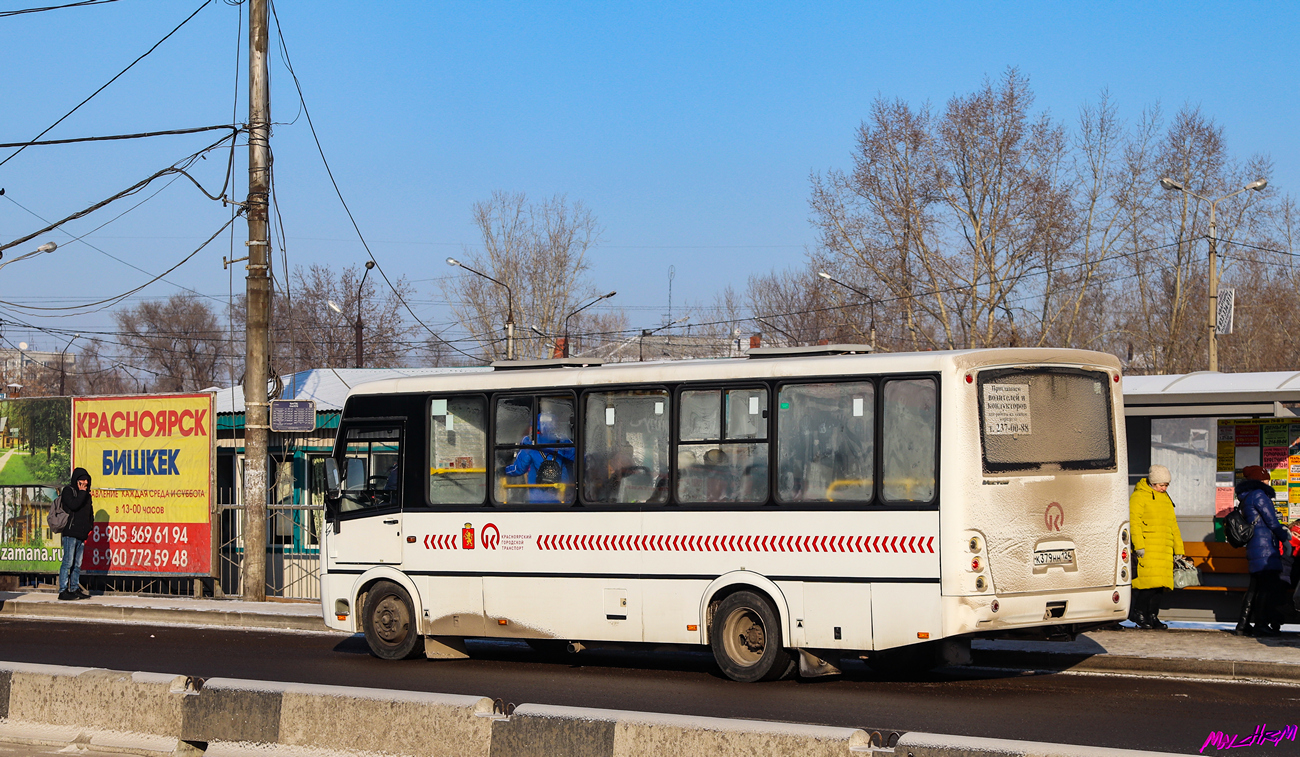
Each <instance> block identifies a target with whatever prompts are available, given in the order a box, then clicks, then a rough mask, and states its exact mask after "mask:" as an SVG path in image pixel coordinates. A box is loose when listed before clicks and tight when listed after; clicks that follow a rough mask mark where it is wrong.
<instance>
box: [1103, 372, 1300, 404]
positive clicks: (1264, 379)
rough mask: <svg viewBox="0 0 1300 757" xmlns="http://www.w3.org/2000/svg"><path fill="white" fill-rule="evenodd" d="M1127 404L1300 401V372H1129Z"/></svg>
mask: <svg viewBox="0 0 1300 757" xmlns="http://www.w3.org/2000/svg"><path fill="white" fill-rule="evenodd" d="M1123 386H1124V404H1125V405H1127V406H1129V407H1132V406H1135V405H1187V404H1230V403H1260V402H1266V403H1271V402H1282V403H1288V404H1289V403H1295V402H1300V373H1297V372H1294V371H1271V372H1259V373H1220V372H1217V371H1197V372H1196V373H1179V374H1170V375H1164V376H1125V377H1124V384H1123Z"/></svg>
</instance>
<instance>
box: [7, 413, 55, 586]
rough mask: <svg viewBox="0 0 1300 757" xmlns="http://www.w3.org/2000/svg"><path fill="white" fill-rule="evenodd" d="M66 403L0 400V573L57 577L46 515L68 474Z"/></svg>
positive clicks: (52, 536) (51, 537)
mask: <svg viewBox="0 0 1300 757" xmlns="http://www.w3.org/2000/svg"><path fill="white" fill-rule="evenodd" d="M71 408H72V400H71V398H68V397H33V398H27V399H4V400H0V572H5V573H57V572H58V570H59V563H60V562H61V561H62V560H63V550H62V547H61V544H60V540H59V536H58V534H51V533H50V530H49V526H48V525H47V524H46V520H45V518H46V514H47V513H49V511H50V505H51V504H52V503H53V502H54V498H55V497H56V496H58V492H59V489H58V487H61V486H63V485H64V484H66V483H67V482H68V477H69V475H70V474H71V472H72V468H71V467H70V466H69V459H70V454H71V442H70V438H71V434H70V429H71V420H70V419H71V412H70V411H71Z"/></svg>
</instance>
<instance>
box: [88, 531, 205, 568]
mask: <svg viewBox="0 0 1300 757" xmlns="http://www.w3.org/2000/svg"><path fill="white" fill-rule="evenodd" d="M208 548H209V541H208V536H207V529H206V528H202V527H199V528H195V526H194V524H193V523H116V524H110V523H96V524H95V528H94V530H93V531H91V532H90V538H89V539H87V540H86V551H85V556H84V558H83V564H82V565H83V570H89V571H108V570H150V571H158V572H166V573H207V564H208V562H209V560H208Z"/></svg>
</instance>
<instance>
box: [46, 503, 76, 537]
mask: <svg viewBox="0 0 1300 757" xmlns="http://www.w3.org/2000/svg"><path fill="white" fill-rule="evenodd" d="M71 522H72V513H70V512H68V511H67V510H66V509H64V507H63V495H62V494H59V496H58V497H55V499H54V504H52V505H50V511H49V513H47V514H46V515H45V523H46V524H47V525H48V526H49V527H50V532H51V533H55V534H61V533H63V530H64V529H66V528H67V527H68V524H69V523H71Z"/></svg>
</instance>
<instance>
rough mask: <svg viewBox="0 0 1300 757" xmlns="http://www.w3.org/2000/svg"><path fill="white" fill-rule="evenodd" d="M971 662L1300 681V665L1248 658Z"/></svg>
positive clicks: (1050, 657)
mask: <svg viewBox="0 0 1300 757" xmlns="http://www.w3.org/2000/svg"><path fill="white" fill-rule="evenodd" d="M971 665H972V666H974V667H981V668H1012V669H1016V670H1045V671H1052V672H1065V671H1075V672H1083V673H1115V674H1122V675H1147V676H1171V677H1175V678H1211V679H1218V680H1229V681H1274V682H1277V683H1300V665H1293V664H1290V663H1284V662H1256V661H1250V660H1204V659H1193V658H1185V657H1137V656H1133V655H1108V654H1095V655H1087V654H1064V653H1053V652H1013V651H992V650H975V651H973V652H972V654H971Z"/></svg>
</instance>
